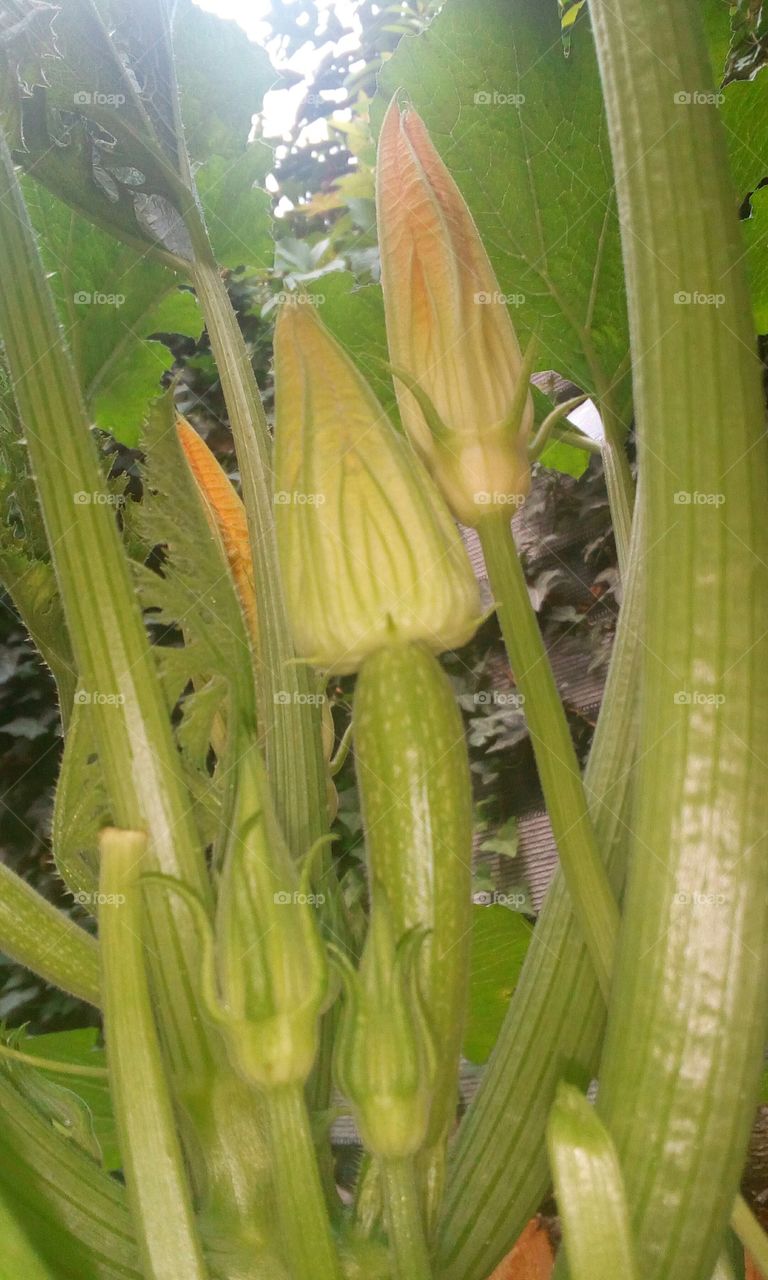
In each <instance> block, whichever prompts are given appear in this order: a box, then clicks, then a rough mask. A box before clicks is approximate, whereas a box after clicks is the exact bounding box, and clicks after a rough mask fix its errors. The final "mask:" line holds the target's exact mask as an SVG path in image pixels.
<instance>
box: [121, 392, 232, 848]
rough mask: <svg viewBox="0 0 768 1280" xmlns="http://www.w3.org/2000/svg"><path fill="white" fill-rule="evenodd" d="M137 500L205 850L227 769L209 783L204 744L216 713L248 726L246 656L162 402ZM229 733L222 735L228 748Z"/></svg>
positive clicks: (136, 520)
mask: <svg viewBox="0 0 768 1280" xmlns="http://www.w3.org/2000/svg"><path fill="white" fill-rule="evenodd" d="M141 443H142V449H143V450H144V453H145V457H146V461H145V463H144V466H143V468H142V471H143V478H144V499H143V501H142V502H141V504H138V505H136V504H134V506H133V509H132V510H131V513H130V520H131V524H132V526H133V529H132V532H133V531H134V529H135V532H136V533H138V535H139V538H140V540H141V541H142V542H143V543H144V545H145V546H146V547H147V548H151V547H157V546H159V547H162V548H163V549H164V552H165V559H164V561H163V563H162V566H161V568H160V570H159V571H157V572H156V571H155V570H153V569H151V568H149V567H148V566H147V565H145V564H136V563H135V564H134V566H133V568H134V574H135V578H136V582H137V586H138V590H139V595H140V599H141V602H142V604H143V606H144V608H145V609H147V610H151V611H152V614H153V617H154V620H155V621H156V622H158V623H161V624H163V625H165V626H167V627H168V628H171V629H175V628H179V629H180V630H181V631H182V633H183V636H184V644H183V646H179V645H178V644H174V643H171V644H169V645H165V646H164V645H156V646H155V649H154V653H155V657H156V659H157V662H158V671H159V674H160V678H161V679H162V681H163V685H164V688H165V693H166V698H167V701H168V705H169V709H173V708H174V707H175V705H176V704H177V703H178V701H179V699H181V698H182V696H183V702H182V706H181V719H180V721H179V724H178V725H177V742H178V743H179V745H180V747H181V749H182V757H183V761H184V765H185V770H186V781H187V785H188V787H189V789H190V791H191V793H192V795H193V798H194V813H195V818H196V821H197V823H198V827H199V830H200V833H201V838H202V839H203V841H204V843H206V844H209V843H211V842H212V841H213V840H214V838H215V837H216V836H217V835H218V837H219V838H221V839H223V838H224V836H225V834H226V830H225V828H226V821H225V822H224V825H223V826H222V825H221V822H220V821H219V822H218V825H217V819H221V811H220V806H221V804H222V802H223V799H224V796H225V795H226V794H227V787H226V780H227V777H228V773H229V769H230V763H231V762H230V761H228V759H227V755H228V754H229V751H225V752H224V757H223V758H221V757H219V758H218V759H217V767H216V769H215V771H214V774H213V776H211V774H210V771H209V767H208V759H207V756H208V752H207V751H206V749H205V743H204V741H203V737H204V735H206V734H211V733H212V729H213V723H214V720H215V718H216V716H217V714H218V712H219V711H221V712H222V713H223V717H224V721H225V722H226V723H228V724H231V723H233V721H234V720H235V719H236V718H237V717H242V718H243V720H244V722H245V723H249V724H252V723H254V722H255V711H254V706H253V699H254V689H253V680H252V670H253V668H252V662H253V658H252V653H251V648H250V643H249V639H248V636H247V633H246V628H245V622H244V619H243V614H242V611H241V608H240V601H239V599H238V596H237V592H236V590H235V586H234V582H233V579H232V576H231V573H230V571H229V566H228V564H227V560H226V556H225V552H224V549H223V547H222V545H221V541H220V539H219V538H217V537H216V536H215V535H214V534H213V532H212V530H211V528H210V526H209V524H208V520H207V519H206V516H205V513H204V509H203V505H202V502H201V499H200V496H199V494H198V490H197V487H196V485H195V481H194V479H193V477H192V473H191V471H190V469H189V466H188V464H187V462H186V459H185V457H184V453H183V451H182V448H181V445H180V443H179V439H178V436H177V433H176V430H175V425H174V408H173V404H172V399H171V396H170V395H166V396H164V397H163V399H162V400H161V401H158V402H157V403H156V404H155V405H154V406H153V407H152V410H151V413H150V416H149V420H148V422H147V424H146V427H145V431H144V435H143V436H142V442H141ZM234 738H235V735H233V734H230V735H229V738H228V742H227V748H228V749H229V750H232V749H234Z"/></svg>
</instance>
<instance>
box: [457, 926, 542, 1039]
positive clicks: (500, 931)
mask: <svg viewBox="0 0 768 1280" xmlns="http://www.w3.org/2000/svg"><path fill="white" fill-rule="evenodd" d="M531 932H532V930H531V926H530V925H529V924H528V923H527V921H526V920H525V918H524V917H523V916H521V915H519V914H518V912H516V911H511V910H510V909H509V907H504V906H498V905H494V906H488V907H481V906H476V907H475V908H474V910H473V919H472V974H471V979H470V997H469V1017H468V1019H467V1026H466V1030H465V1033H464V1054H465V1056H466V1057H467V1058H469V1060H470V1061H471V1062H476V1063H478V1064H480V1063H483V1062H486V1061H487V1059H488V1058H489V1056H490V1053H491V1050H492V1048H493V1046H494V1044H495V1043H496V1037H497V1035H498V1034H499V1030H500V1028H501V1024H502V1022H503V1021H504V1015H505V1013H506V1012H507V1005H508V1004H509V1001H510V998H511V996H512V992H513V991H514V989H515V986H516V985H517V979H518V977H519V975H520V970H521V969H522V967H523V960H524V959H525V954H526V952H527V950H528V943H529V941H530V938H531Z"/></svg>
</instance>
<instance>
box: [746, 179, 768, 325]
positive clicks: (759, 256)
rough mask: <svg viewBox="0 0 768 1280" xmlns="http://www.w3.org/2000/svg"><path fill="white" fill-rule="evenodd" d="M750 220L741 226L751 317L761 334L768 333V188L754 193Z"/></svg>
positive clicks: (751, 201) (762, 188) (747, 219)
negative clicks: (745, 255) (745, 256)
mask: <svg viewBox="0 0 768 1280" xmlns="http://www.w3.org/2000/svg"><path fill="white" fill-rule="evenodd" d="M750 206H751V210H750V216H749V217H748V218H745V220H744V221H743V222H742V224H741V229H742V232H743V234H744V242H745V245H746V249H747V274H748V276H749V288H750V296H751V298H752V313H753V315H754V317H755V328H756V329H757V332H758V333H768V187H761V188H760V190H759V191H755V193H754V195H753V196H752V199H751V200H750Z"/></svg>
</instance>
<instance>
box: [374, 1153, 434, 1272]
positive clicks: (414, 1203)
mask: <svg viewBox="0 0 768 1280" xmlns="http://www.w3.org/2000/svg"><path fill="white" fill-rule="evenodd" d="M380 1166H381V1173H382V1181H383V1184H384V1201H385V1213H386V1223H387V1236H388V1239H389V1251H390V1259H391V1262H392V1276H393V1280H431V1276H432V1267H431V1265H430V1261H429V1252H428V1250H427V1240H426V1235H425V1232H424V1222H423V1220H422V1216H421V1207H420V1203H419V1191H418V1183H417V1179H416V1172H415V1168H414V1163H413V1159H412V1158H411V1157H405V1158H404V1159H401V1160H394V1159H391V1160H381V1161H380Z"/></svg>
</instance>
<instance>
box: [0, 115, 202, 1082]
mask: <svg viewBox="0 0 768 1280" xmlns="http://www.w3.org/2000/svg"><path fill="white" fill-rule="evenodd" d="M0 257H2V261H3V263H4V269H3V271H2V273H0V333H1V334H2V337H3V340H4V342H5V355H6V360H7V363H8V367H9V369H10V372H11V377H12V380H13V390H14V394H15V397H16V403H17V405H18V408H19V412H20V414H21V417H22V420H23V423H24V428H25V433H26V442H27V446H28V449H29V455H30V461H31V464H32V470H33V472H34V475H35V481H36V485H37V491H38V495H39V498H40V505H41V508H42V513H43V518H44V521H45V525H46V532H47V534H48V541H49V545H50V547H51V553H52V556H53V562H54V567H55V570H56V575H57V579H58V582H59V586H60V589H61V594H62V597H63V603H64V612H65V616H66V620H67V624H68V629H69V635H70V638H71V642H72V649H73V653H74V658H75V665H76V667H77V670H78V671H79V673H80V678H81V681H82V684H83V687H84V688H85V689H90V690H95V691H98V692H100V693H104V694H109V695H110V699H109V701H108V702H107V701H105V702H104V703H99V704H98V706H97V707H96V709H95V714H94V723H95V727H96V734H97V743H98V754H99V760H100V763H101V767H102V769H103V772H104V778H105V783H106V787H107V791H108V794H109V798H110V803H111V807H112V817H113V820H114V821H115V822H117V823H119V825H120V826H122V827H125V828H133V829H135V828H143V827H146V828H147V829H148V830H151V832H152V857H153V859H154V861H155V864H156V866H158V867H159V868H160V869H161V870H162V871H164V872H165V873H167V874H169V875H174V876H178V877H179V878H181V879H184V880H186V881H187V883H189V884H190V885H191V886H192V887H193V888H195V889H196V890H197V891H198V892H199V893H200V895H201V896H202V897H203V900H204V901H208V900H209V899H210V885H209V882H208V877H207V873H206V868H205V862H204V858H203V851H202V848H201V847H200V843H199V836H198V833H197V830H196V828H195V826H194V822H193V817H192V811H191V805H190V801H189V795H188V792H187V788H186V785H185V782H184V779H183V776H182V765H181V761H180V759H179V756H178V752H177V750H176V747H175V744H174V741H173V737H172V733H171V726H170V723H169V718H168V712H167V708H166V706H165V700H164V696H163V692H162V689H161V687H160V685H159V683H158V681H157V674H156V670H155V664H154V660H153V657H152V653H151V649H150V646H149V643H148V641H147V636H146V634H145V630H144V625H143V620H142V617H141V612H140V610H139V606H138V602H137V600H136V597H135V593H134V590H133V584H132V582H131V578H130V574H129V570H128V564H127V560H126V557H125V555H124V553H123V549H122V546H121V544H120V537H119V533H118V529H117V526H116V523H115V520H114V514H113V511H112V508H111V507H110V506H109V505H108V504H106V503H103V502H99V501H96V500H95V499H96V498H97V497H98V496H100V495H101V494H102V493H103V492H104V483H103V480H102V477H101V473H100V470H99V466H98V460H97V456H96V450H95V446H94V442H93V439H92V437H91V432H90V423H89V420H88V417H87V414H86V411H85V407H84V405H83V401H82V398H81V395H80V390H79V387H78V383H77V378H76V375H75V371H74V368H73V366H72V362H71V359H70V356H69V352H68V350H67V348H66V346H65V344H64V341H63V338H62V335H61V330H60V327H59V324H58V321H57V319H56V314H55V310H54V306H53V300H52V297H51V292H50V288H49V286H48V282H47V280H46V278H45V273H44V271H43V266H42V263H41V261H40V256H39V253H38V249H37V245H36V243H35V240H34V236H33V233H32V228H31V225H30V222H29V217H28V214H27V211H26V209H25V206H24V203H23V200H22V198H21V193H20V191H19V187H18V182H17V178H16V174H15V171H14V166H13V162H12V160H11V156H10V154H9V152H8V148H7V146H6V144H5V142H4V141H2V140H0ZM80 495H85V496H86V499H87V498H88V497H90V499H91V500H90V501H89V500H86V501H82V499H81V497H80ZM84 582H85V583H87V584H88V590H87V591H84V590H83V583H84ZM153 930H154V933H155V943H154V946H153V953H154V954H155V955H156V957H157V960H156V970H157V977H158V990H159V992H160V998H161V1001H162V1003H163V1008H164V1012H165V1013H167V1014H168V1018H167V1019H166V1020H164V1025H165V1026H167V1027H168V1028H169V1034H168V1049H169V1052H170V1054H171V1055H172V1057H173V1060H174V1065H175V1067H176V1069H177V1070H178V1071H179V1073H180V1074H194V1075H197V1074H199V1073H200V1072H201V1070H203V1069H204V1066H205V1064H206V1062H207V1061H208V1059H209V1052H208V1042H207V1030H206V1029H205V1028H204V1026H203V1024H202V1022H201V1019H200V1017H199V1011H198V1009H197V998H196V992H195V985H194V981H193V977H192V975H193V973H194V972H195V970H196V954H197V948H196V939H195V935H194V930H193V928H192V926H191V922H190V921H189V919H188V916H187V914H186V912H185V911H184V909H182V910H181V911H180V912H179V914H178V915H174V914H173V912H168V911H166V910H165V908H164V906H162V905H161V907H160V910H159V912H158V913H157V914H156V916H155V917H154V918H153ZM42 945H44V944H42Z"/></svg>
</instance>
